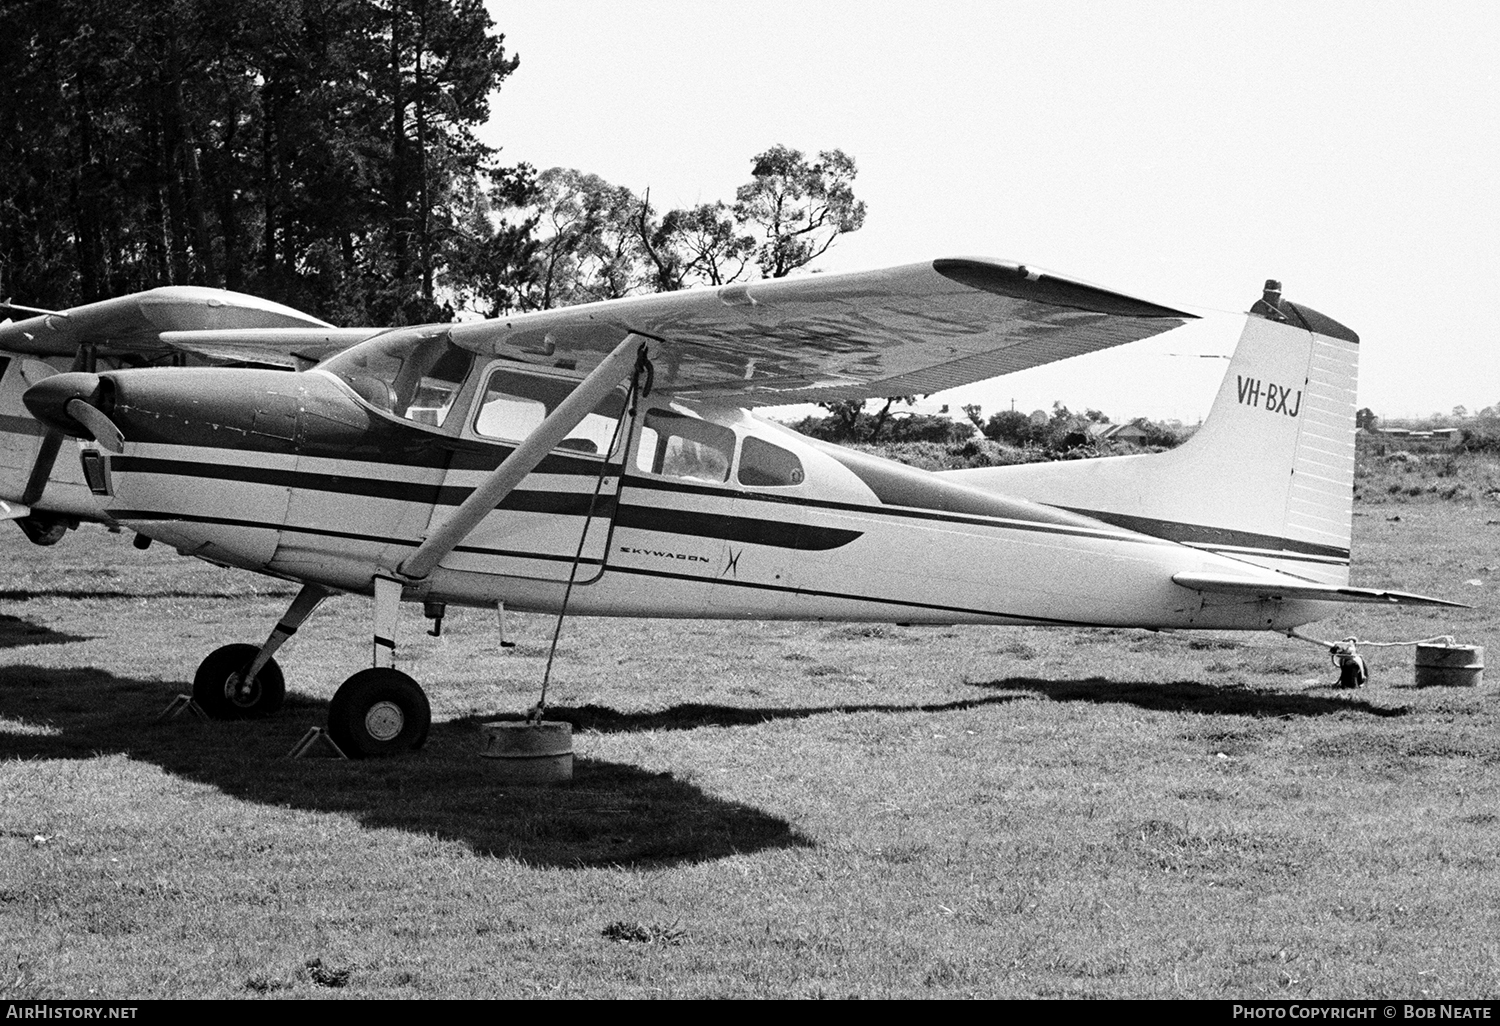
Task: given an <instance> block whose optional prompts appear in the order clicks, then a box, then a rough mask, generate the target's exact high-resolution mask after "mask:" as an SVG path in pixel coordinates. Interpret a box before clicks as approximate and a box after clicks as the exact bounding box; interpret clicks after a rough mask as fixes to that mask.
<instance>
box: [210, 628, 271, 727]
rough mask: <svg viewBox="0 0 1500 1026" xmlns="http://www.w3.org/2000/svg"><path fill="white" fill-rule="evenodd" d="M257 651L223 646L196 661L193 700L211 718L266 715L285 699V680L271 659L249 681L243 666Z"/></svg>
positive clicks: (249, 648) (247, 646)
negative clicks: (196, 671) (201, 659)
mask: <svg viewBox="0 0 1500 1026" xmlns="http://www.w3.org/2000/svg"><path fill="white" fill-rule="evenodd" d="M259 651H260V648H259V647H258V646H256V645H225V646H224V647H223V648H219V649H215V650H214V651H212V652H210V653H209V654H208V658H207V659H205V660H203V662H201V663H199V664H198V673H197V674H196V675H195V676H194V677H193V701H195V702H197V703H198V707H199V708H200V709H202V710H203V711H204V712H205V713H207V714H208V715H209V717H210V718H211V719H215V720H249V719H255V718H257V717H260V716H269V715H271V714H272V713H273V712H275V711H276V710H277V709H280V708H281V703H282V702H284V701H286V681H285V679H284V678H283V677H282V676H281V667H280V666H277V665H276V660H274V659H272V660H271V661H270V662H268V663H266V665H265V666H263V667H261V671H260V672H259V673H257V674H256V675H255V677H254V679H252V680H246V679H245V669H246V667H248V666H249V665H250V663H251V662H252V661H253V660H254V659H255V655H256V653H257V652H259Z"/></svg>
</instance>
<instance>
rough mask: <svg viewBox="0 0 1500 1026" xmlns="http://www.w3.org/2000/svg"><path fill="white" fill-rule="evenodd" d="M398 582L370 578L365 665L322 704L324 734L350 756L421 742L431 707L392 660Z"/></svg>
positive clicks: (411, 747) (409, 747)
mask: <svg viewBox="0 0 1500 1026" xmlns="http://www.w3.org/2000/svg"><path fill="white" fill-rule="evenodd" d="M400 608H401V582H400V581H398V580H396V579H395V578H392V577H376V578H375V630H374V637H373V643H372V654H371V662H372V663H373V664H374V665H373V666H372V667H371V668H370V669H368V670H360V671H359V672H358V673H356V674H355V675H354V676H352V677H350V678H349V679H348V680H346V681H344V683H343V684H342V685H340V687H339V689H338V691H337V692H335V693H334V696H333V701H332V702H330V703H329V704H328V735H329V736H330V737H331V738H333V740H334V743H336V744H337V745H338V746H339V747H340V748H341V749H343V750H344V752H345V754H347V755H349V756H350V757H352V758H361V757H368V756H372V755H396V754H399V753H401V752H408V751H412V750H414V749H417V748H421V747H422V743H423V742H425V741H426V740H427V731H428V728H429V727H431V725H432V709H431V707H430V706H429V705H428V704H427V696H426V695H424V694H423V693H422V689H421V688H420V687H419V686H418V685H417V682H416V681H414V680H412V679H411V678H410V677H408V676H407V675H406V674H404V673H402V672H401V671H400V670H397V669H394V668H393V667H392V665H391V664H392V663H393V662H394V661H395V656H396V616H397V613H398V612H399V611H400Z"/></svg>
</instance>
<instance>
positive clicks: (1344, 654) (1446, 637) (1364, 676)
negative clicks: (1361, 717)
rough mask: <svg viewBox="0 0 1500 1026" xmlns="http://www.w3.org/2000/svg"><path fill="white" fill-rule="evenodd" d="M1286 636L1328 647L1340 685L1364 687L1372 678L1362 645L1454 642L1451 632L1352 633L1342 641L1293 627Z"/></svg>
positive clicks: (1343, 686) (1378, 646)
mask: <svg viewBox="0 0 1500 1026" xmlns="http://www.w3.org/2000/svg"><path fill="white" fill-rule="evenodd" d="M1286 636H1287V637H1289V638H1295V639H1297V640H1298V641H1306V642H1308V643H1309V644H1313V645H1318V646H1319V647H1321V648H1326V649H1328V654H1329V655H1330V656H1331V657H1332V658H1333V665H1334V666H1336V667H1338V671H1339V687H1341V688H1362V687H1364V686H1365V684H1366V683H1367V682H1368V681H1369V679H1370V674H1369V671H1368V670H1367V669H1366V667H1365V661H1364V658H1363V657H1362V656H1361V655H1360V654H1359V646H1360V645H1365V646H1368V647H1370V648H1401V647H1404V646H1416V645H1431V644H1435V643H1442V644H1444V645H1451V644H1453V635H1451V634H1437V635H1434V636H1433V637H1430V638H1418V639H1417V640H1415V641H1361V640H1360V639H1359V638H1357V637H1353V636H1352V635H1351V636H1350V637H1347V638H1344V639H1343V640H1342V641H1327V640H1324V639H1323V638H1314V637H1310V636H1308V635H1306V634H1303V633H1301V632H1300V631H1298V630H1297V628H1295V627H1293V628H1292V629H1291V630H1289V631H1287V632H1286Z"/></svg>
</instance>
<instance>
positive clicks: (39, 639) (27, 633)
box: [0, 615, 88, 648]
mask: <svg viewBox="0 0 1500 1026" xmlns="http://www.w3.org/2000/svg"><path fill="white" fill-rule="evenodd" d="M87 640H88V639H87V638H84V637H83V636H81V635H78V634H69V633H67V632H66V631H55V630H53V629H52V628H51V627H47V626H44V625H42V624H38V623H32V622H31V621H30V620H23V619H22V618H21V617H19V616H4V615H0V648H16V647H18V646H21V645H66V644H69V643H71V642H74V641H87Z"/></svg>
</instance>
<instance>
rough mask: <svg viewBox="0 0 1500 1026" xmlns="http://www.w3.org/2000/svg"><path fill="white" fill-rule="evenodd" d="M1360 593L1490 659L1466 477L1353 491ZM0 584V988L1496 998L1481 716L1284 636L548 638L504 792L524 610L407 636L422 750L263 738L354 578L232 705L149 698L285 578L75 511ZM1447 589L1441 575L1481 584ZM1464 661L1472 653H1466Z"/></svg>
mask: <svg viewBox="0 0 1500 1026" xmlns="http://www.w3.org/2000/svg"><path fill="white" fill-rule="evenodd" d="M1359 513H1360V515H1359V516H1358V517H1357V519H1356V535H1357V540H1356V553H1357V568H1356V579H1357V581H1358V582H1359V583H1365V584H1371V585H1375V584H1379V585H1385V586H1390V587H1397V588H1402V589H1406V590H1413V591H1420V592H1427V593H1431V594H1438V595H1443V596H1447V597H1452V598H1460V599H1464V600H1467V601H1470V602H1473V603H1474V604H1475V608H1474V609H1472V610H1466V611H1451V612H1450V611H1431V610H1386V609H1362V608H1356V609H1351V610H1350V611H1347V612H1345V613H1342V614H1340V615H1339V616H1338V617H1336V618H1335V619H1333V620H1332V621H1329V622H1327V623H1324V624H1320V625H1318V626H1317V627H1316V628H1314V633H1317V634H1319V635H1320V636H1328V637H1342V636H1344V635H1347V634H1358V635H1360V636H1362V637H1366V638H1382V637H1385V638H1396V637H1401V638H1413V637H1421V636H1426V635H1430V634H1436V633H1451V634H1455V635H1457V636H1458V637H1459V639H1460V640H1461V641H1463V642H1466V643H1471V644H1482V645H1486V646H1487V647H1488V648H1489V650H1490V652H1491V653H1493V652H1495V651H1497V650H1496V649H1495V647H1494V646H1495V643H1496V641H1497V639H1496V638H1495V636H1494V635H1495V617H1494V614H1493V606H1492V600H1491V598H1490V596H1491V593H1492V590H1493V588H1494V586H1495V582H1496V581H1497V580H1500V573H1497V572H1496V570H1497V567H1500V551H1497V550H1500V525H1497V524H1496V523H1495V521H1497V520H1500V505H1497V504H1496V503H1495V502H1494V501H1493V500H1480V501H1448V502H1444V501H1441V500H1438V499H1431V500H1428V499H1414V500H1412V501H1407V502H1403V503H1402V504H1400V505H1399V506H1393V505H1389V504H1386V505H1380V506H1376V505H1370V504H1364V503H1362V504H1361V506H1360V508H1359ZM3 559H4V567H5V569H4V572H5V575H6V576H5V580H4V583H5V590H4V592H3V595H0V757H3V760H4V761H3V762H0V795H3V802H0V997H7V998H37V997H64V996H66V997H87V996H91V995H97V996H100V997H176V996H195V997H197V996H202V997H246V998H251V997H281V996H291V997H305V996H315V995H325V996H345V995H349V996H356V995H357V996H390V997H419V996H422V997H426V996H433V997H437V996H443V997H466V996H496V997H524V996H561V997H582V996H625V997H633V996H670V997H692V996H798V997H808V996H847V995H861V996H871V997H879V996H922V995H932V996H967V995H980V996H1028V997H1031V996H1055V995H1062V996H1141V997H1149V996H1159V997H1160V996H1186V997H1253V996H1261V997H1372V996H1382V997H1394V996H1410V997H1422V996H1488V997H1494V996H1495V995H1496V993H1497V991H1500V940H1497V939H1496V938H1497V937H1500V929H1497V927H1500V855H1497V838H1500V831H1497V826H1500V779H1497V773H1496V768H1497V764H1500V703H1497V700H1496V697H1495V696H1496V691H1495V687H1494V685H1493V684H1489V685H1486V686H1484V687H1482V688H1477V689H1468V688H1443V689H1416V688H1413V687H1410V686H1409V685H1410V684H1411V679H1412V668H1411V650H1410V649H1384V650H1367V655H1369V657H1370V662H1371V664H1372V670H1373V673H1374V683H1373V685H1372V686H1371V687H1369V688H1367V689H1365V690H1363V691H1358V692H1347V691H1340V690H1337V689H1334V688H1331V687H1329V686H1328V684H1329V683H1330V682H1331V681H1332V680H1333V678H1334V671H1333V669H1332V667H1331V666H1330V665H1329V663H1328V659H1327V656H1326V655H1325V654H1324V653H1323V652H1321V651H1320V650H1319V649H1317V648H1315V647H1313V646H1311V645H1305V644H1302V643H1298V642H1293V641H1289V640H1287V639H1284V638H1279V637H1273V636H1237V635H1230V634H1208V635H1165V634H1151V633H1147V632H1141V631H1094V632H1088V631H1055V630H1041V629H987V628H902V627H892V626H867V625H839V624H779V623H766V624H714V623H701V622H695V621H587V620H578V621H573V622H571V623H570V624H569V625H568V626H567V627H566V629H565V631H564V634H563V644H562V650H561V653H560V655H559V660H558V664H557V667H556V669H555V671H554V681H553V690H552V701H553V703H554V711H553V714H554V715H556V716H561V717H565V718H568V719H571V720H572V721H573V722H574V723H575V724H576V725H577V731H576V737H575V749H576V751H577V753H578V757H579V758H578V767H577V775H576V779H575V780H574V781H573V782H572V783H571V784H567V785H559V786H552V787H517V786H507V785H501V784H499V783H497V782H496V781H495V780H494V779H492V778H491V777H490V776H489V775H488V771H489V767H488V766H487V765H486V764H485V762H484V760H482V759H480V758H478V757H477V751H478V748H479V737H478V730H477V724H478V723H479V722H481V721H483V720H485V719H489V718H494V717H495V716H496V715H499V714H515V713H519V712H520V711H522V710H524V709H525V708H526V707H527V706H529V705H530V704H532V702H534V701H535V700H536V694H537V687H538V684H539V681H540V676H541V666H542V662H543V660H544V658H545V651H546V643H547V640H548V638H549V637H550V632H551V621H550V619H548V618H542V617H531V616H513V617H511V619H510V621H509V625H508V626H509V631H510V635H511V636H512V637H514V638H515V639H516V640H517V641H518V642H519V644H518V647H517V648H516V649H515V650H513V651H511V652H510V653H506V654H502V653H500V652H499V650H498V649H497V648H496V646H495V645H494V642H495V640H496V639H495V636H494V631H493V619H494V618H493V614H486V613H482V612H479V611H464V610H455V611H453V614H452V615H451V616H450V618H449V620H448V623H447V627H446V630H445V631H444V636H443V637H442V638H431V637H428V636H427V635H426V634H424V633H422V628H423V625H422V622H421V620H420V618H419V617H418V616H417V615H415V610H408V611H406V613H405V615H404V618H403V621H402V638H401V643H402V649H401V654H402V663H403V665H404V666H405V667H406V668H408V669H409V670H410V671H411V672H413V673H414V674H415V675H416V676H417V677H418V678H419V679H421V680H422V681H423V683H424V685H426V686H427V688H428V690H429V693H430V695H431V698H432V702H433V707H434V710H435V715H436V718H437V721H438V722H437V723H436V725H435V727H434V730H433V735H432V738H431V741H430V742H429V745H428V747H427V748H426V749H425V750H424V751H423V752H421V753H420V754H418V755H415V756H413V757H410V758H404V759H399V760H395V761H390V762H379V763H359V764H351V763H338V762H335V761H332V760H325V759H318V760H303V761H295V762H292V761H287V760H285V759H284V758H283V755H284V754H285V752H286V751H287V750H288V749H289V748H290V747H291V746H292V743H293V742H294V741H295V740H296V738H297V737H298V736H300V734H301V733H302V732H303V731H304V730H305V729H306V728H307V727H308V726H310V725H314V724H318V723H321V722H322V717H323V716H324V715H325V707H326V703H327V700H328V698H329V697H330V696H331V695H332V692H333V690H334V688H335V687H336V686H337V684H338V682H339V681H341V680H342V679H343V678H344V677H345V676H347V674H348V673H350V672H352V670H354V669H356V668H358V667H359V666H361V665H363V663H364V661H365V660H366V659H367V658H368V644H369V642H368V632H369V627H368V624H367V622H366V616H367V603H365V602H364V601H362V600H358V599H353V598H343V599H338V600H334V601H333V602H331V603H329V606H328V608H327V609H325V610H323V611H320V612H319V614H318V616H317V617H315V618H314V619H313V620H312V621H310V622H309V623H308V625H307V626H306V627H305V628H304V629H303V631H302V632H301V633H300V634H299V635H298V636H297V637H296V639H294V640H293V641H292V642H291V643H290V644H289V645H288V646H287V647H286V649H285V650H284V652H283V658H282V662H283V665H284V666H285V667H286V670H287V677H288V682H289V685H290V687H291V689H292V698H291V701H290V703H289V706H288V708H287V710H286V711H285V712H284V713H282V714H281V715H279V716H278V717H276V718H274V719H272V720H271V721H268V722H264V723H259V724H223V723H213V724H204V723H199V722H196V721H193V720H191V719H186V718H184V719H178V720H173V721H170V722H168V723H165V724H158V723H155V722H154V717H155V715H156V714H157V713H158V712H159V711H160V709H161V708H162V707H163V706H164V705H165V704H166V702H167V700H168V699H169V698H170V697H171V696H172V695H174V694H176V693H177V692H179V691H182V690H185V689H186V688H187V682H188V681H190V680H191V677H192V673H193V670H194V668H195V667H196V665H197V662H198V660H199V659H201V658H202V656H203V655H204V654H205V653H206V652H207V651H208V650H209V649H211V648H213V647H215V646H217V645H218V644H222V643H224V642H225V641H229V640H258V639H259V637H261V636H262V635H263V634H264V632H265V631H266V630H267V629H268V628H269V626H270V624H271V623H272V622H274V620H275V619H276V617H277V616H278V615H279V614H280V612H281V610H282V608H283V607H284V606H285V604H286V602H287V601H289V599H290V591H289V589H288V588H287V587H286V586H284V585H282V584H280V583H279V582H274V581H266V580H260V579H257V578H254V577H252V576H250V575H246V574H241V573H237V572H231V571H224V570H218V569H215V568H213V567H208V566H205V565H202V564H197V563H193V562H189V561H186V560H183V559H181V558H179V557H175V556H173V555H171V554H170V553H163V552H160V551H159V550H158V549H152V550H151V551H149V552H146V553H139V552H137V551H135V550H133V549H131V548H130V547H129V546H128V545H127V544H126V543H125V541H124V539H123V538H120V537H114V536H110V535H107V534H106V533H104V532H103V531H101V530H98V529H92V530H90V529H85V530H83V531H80V532H77V533H76V534H75V535H73V536H70V537H69V538H68V539H67V540H66V541H65V542H64V543H63V544H61V545H59V546H57V547H56V548H54V549H50V550H42V549H35V548H32V547H31V546H29V545H27V544H26V543H25V542H24V541H23V540H22V539H21V538H20V535H19V533H17V534H16V537H15V538H14V539H13V541H12V543H11V544H10V545H9V546H7V547H6V549H5V550H4V557H3ZM1475 581H1477V582H1478V583H1477V584H1476V583H1470V582H1475ZM1491 658H1492V660H1493V655H1492V657H1491Z"/></svg>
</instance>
